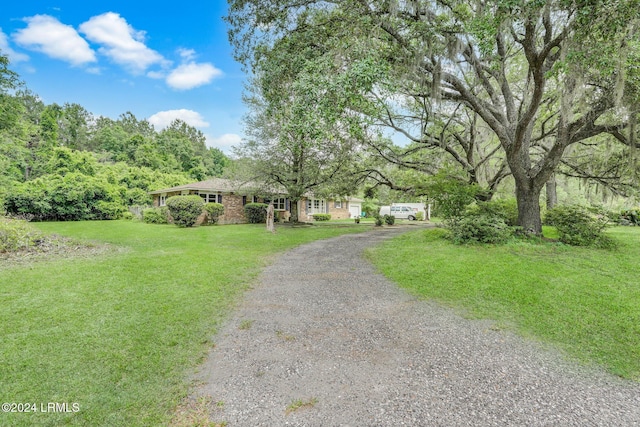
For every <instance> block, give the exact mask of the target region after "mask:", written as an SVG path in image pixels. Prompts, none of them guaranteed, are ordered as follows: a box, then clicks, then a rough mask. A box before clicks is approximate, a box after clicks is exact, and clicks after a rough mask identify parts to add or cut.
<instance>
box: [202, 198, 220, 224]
mask: <svg viewBox="0 0 640 427" xmlns="http://www.w3.org/2000/svg"><path fill="white" fill-rule="evenodd" d="M204 211H205V212H206V213H207V218H206V219H205V221H206V223H207V224H216V223H217V222H218V218H219V217H220V216H222V215H223V214H224V206H223V205H222V204H220V203H205V204H204Z"/></svg>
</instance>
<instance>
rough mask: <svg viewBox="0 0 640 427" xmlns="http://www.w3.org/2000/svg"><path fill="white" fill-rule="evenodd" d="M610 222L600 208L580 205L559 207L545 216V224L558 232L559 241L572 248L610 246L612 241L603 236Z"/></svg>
mask: <svg viewBox="0 0 640 427" xmlns="http://www.w3.org/2000/svg"><path fill="white" fill-rule="evenodd" d="M608 222H609V220H608V217H607V216H606V215H605V214H604V212H602V211H600V210H599V209H598V208H587V207H585V206H579V205H570V206H557V207H555V208H553V209H551V210H549V211H547V214H546V216H545V223H547V224H548V225H553V226H555V227H556V230H558V240H560V241H561V242H562V243H566V244H567V245H572V246H603V247H604V246H610V245H611V244H612V242H611V240H610V239H608V238H607V237H606V236H604V235H603V234H602V232H603V231H604V229H605V228H606V227H607V225H608Z"/></svg>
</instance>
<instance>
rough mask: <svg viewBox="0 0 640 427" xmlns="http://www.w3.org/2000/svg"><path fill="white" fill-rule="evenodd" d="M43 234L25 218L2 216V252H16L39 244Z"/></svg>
mask: <svg viewBox="0 0 640 427" xmlns="http://www.w3.org/2000/svg"><path fill="white" fill-rule="evenodd" d="M42 238H43V236H42V234H41V233H40V232H39V231H38V230H36V229H35V228H33V226H32V225H30V224H29V223H27V221H24V220H18V219H10V218H5V217H0V252H14V251H17V250H20V249H27V248H29V247H32V246H35V245H37V243H38V241H40V240H41V239H42Z"/></svg>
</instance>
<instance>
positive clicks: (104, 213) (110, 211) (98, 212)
mask: <svg viewBox="0 0 640 427" xmlns="http://www.w3.org/2000/svg"><path fill="white" fill-rule="evenodd" d="M125 212H126V213H129V212H127V208H125V207H124V206H122V205H121V204H120V203H116V202H105V201H104V200H100V201H99V202H97V203H96V204H95V206H94V208H93V211H92V217H93V218H94V219H119V218H122V215H123V214H124V213H125Z"/></svg>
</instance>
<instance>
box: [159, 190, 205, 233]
mask: <svg viewBox="0 0 640 427" xmlns="http://www.w3.org/2000/svg"><path fill="white" fill-rule="evenodd" d="M203 206H204V201H203V200H202V197H200V196H195V195H194V196H173V197H169V198H168V199H167V208H169V213H170V214H171V217H172V218H173V223H174V224H176V225H177V226H179V227H192V226H193V225H194V224H195V223H196V221H197V220H198V217H199V216H200V214H201V213H202V209H203Z"/></svg>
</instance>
